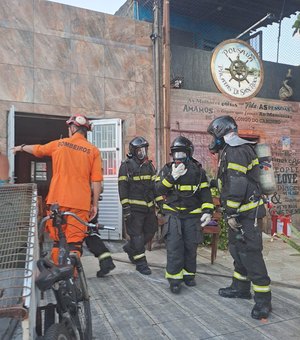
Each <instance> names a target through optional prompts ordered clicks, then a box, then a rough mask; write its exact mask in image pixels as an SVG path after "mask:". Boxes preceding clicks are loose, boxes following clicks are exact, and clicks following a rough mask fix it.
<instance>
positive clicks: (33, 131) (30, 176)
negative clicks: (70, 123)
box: [14, 112, 68, 202]
mask: <svg viewBox="0 0 300 340" xmlns="http://www.w3.org/2000/svg"><path fill="white" fill-rule="evenodd" d="M67 119H68V117H62V116H45V115H38V114H27V113H26V114H25V113H19V112H16V113H15V133H14V134H15V145H21V144H27V145H32V144H45V143H48V142H50V141H52V140H55V139H59V138H64V137H67V136H68V129H67V126H66V120H67ZM14 170H15V171H14V178H15V183H36V184H37V190H38V196H40V197H41V201H42V202H45V198H46V196H47V193H48V190H49V184H50V180H51V177H52V161H51V158H50V157H44V158H36V157H34V156H33V155H31V154H28V153H26V152H18V153H17V154H16V156H15V169H14Z"/></svg>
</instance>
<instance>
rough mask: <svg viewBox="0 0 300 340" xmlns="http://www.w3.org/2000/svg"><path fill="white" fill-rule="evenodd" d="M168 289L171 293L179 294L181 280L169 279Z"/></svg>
mask: <svg viewBox="0 0 300 340" xmlns="http://www.w3.org/2000/svg"><path fill="white" fill-rule="evenodd" d="M169 282H170V290H171V292H172V293H173V294H179V293H180V291H181V282H182V280H175V279H169Z"/></svg>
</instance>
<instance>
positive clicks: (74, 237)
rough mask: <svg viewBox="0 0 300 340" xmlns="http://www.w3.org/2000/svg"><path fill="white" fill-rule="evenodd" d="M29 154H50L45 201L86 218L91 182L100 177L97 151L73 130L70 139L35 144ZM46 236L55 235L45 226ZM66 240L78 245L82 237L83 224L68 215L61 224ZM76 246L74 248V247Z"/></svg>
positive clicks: (89, 201)
mask: <svg viewBox="0 0 300 340" xmlns="http://www.w3.org/2000/svg"><path fill="white" fill-rule="evenodd" d="M33 155H34V156H36V157H44V156H50V157H52V170H53V175H52V179H51V183H50V188H49V193H48V195H47V199H46V202H47V204H52V203H58V204H59V205H60V207H61V208H62V210H68V211H72V212H75V213H76V214H77V215H78V216H79V217H81V218H82V219H83V220H85V221H88V218H89V211H90V208H91V182H100V181H102V180H103V173H102V161H101V155H100V151H99V149H98V148H97V147H95V146H94V145H93V144H91V143H90V142H88V141H87V140H86V138H85V137H84V136H83V135H82V134H80V133H75V134H74V135H73V136H72V137H70V138H64V139H59V140H55V141H52V142H50V143H48V144H45V145H39V144H38V145H35V146H34V148H33ZM48 231H49V233H50V236H51V238H52V239H54V240H56V241H57V240H58V238H57V236H56V235H57V230H56V228H54V227H53V226H52V225H51V226H48ZM64 231H65V235H66V238H67V242H68V243H73V244H77V245H79V244H80V245H81V243H82V241H83V239H84V238H85V231H86V227H85V226H83V225H82V224H81V223H79V222H78V221H76V220H75V219H74V218H72V217H70V216H68V218H67V224H66V226H64ZM55 248H56V247H55V243H54V249H53V251H52V258H53V260H54V262H56V263H57V250H58V248H56V249H55ZM75 248H77V247H75Z"/></svg>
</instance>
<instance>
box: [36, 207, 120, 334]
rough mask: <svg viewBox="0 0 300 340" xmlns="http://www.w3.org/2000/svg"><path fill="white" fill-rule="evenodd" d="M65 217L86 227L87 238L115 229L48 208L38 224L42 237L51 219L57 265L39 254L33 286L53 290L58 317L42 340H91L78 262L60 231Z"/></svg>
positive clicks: (84, 285)
mask: <svg viewBox="0 0 300 340" xmlns="http://www.w3.org/2000/svg"><path fill="white" fill-rule="evenodd" d="M64 216H73V217H74V218H75V219H76V220H77V221H79V222H80V223H82V224H83V225H85V226H86V227H87V228H88V231H87V234H88V235H89V234H92V233H99V229H106V230H115V228H113V227H107V226H103V225H99V224H94V223H88V222H85V221H83V220H82V219H81V218H80V217H78V216H77V215H76V214H75V213H72V212H69V211H61V210H60V208H59V205H58V204H53V205H51V207H50V214H49V215H48V216H46V217H44V218H43V219H42V220H41V222H40V227H39V230H40V234H41V231H42V232H43V230H44V226H45V223H46V222H47V221H48V220H49V219H52V220H53V226H55V227H56V228H57V231H58V238H59V258H58V265H56V264H54V263H53V262H52V261H50V260H49V259H48V258H46V255H47V253H45V254H42V257H41V258H40V259H39V260H38V261H37V267H38V269H39V271H40V274H39V276H38V277H37V279H36V285H37V287H38V288H39V289H40V290H41V291H42V292H44V291H46V290H49V289H52V290H53V292H54V295H55V299H56V312H57V314H58V317H59V323H53V324H52V325H51V326H50V327H49V328H47V329H46V331H45V336H44V339H45V340H47V339H49V340H50V339H51V340H54V339H60V338H63V339H70V340H73V339H74V340H90V339H92V316H91V307H90V297H89V293H88V288H87V283H86V278H85V274H84V270H83V266H82V263H81V260H80V258H79V257H78V255H77V254H76V253H73V252H70V251H69V248H68V244H67V240H66V237H65V234H64V232H63V229H62V226H63V225H64V224H65V219H64Z"/></svg>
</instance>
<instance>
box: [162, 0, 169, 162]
mask: <svg viewBox="0 0 300 340" xmlns="http://www.w3.org/2000/svg"><path fill="white" fill-rule="evenodd" d="M163 4H164V5H163V39H164V40H163V103H164V109H163V117H164V119H163V123H164V134H163V136H164V149H163V157H164V163H167V162H168V161H169V157H168V155H169V151H170V1H169V0H164V3H163Z"/></svg>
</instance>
